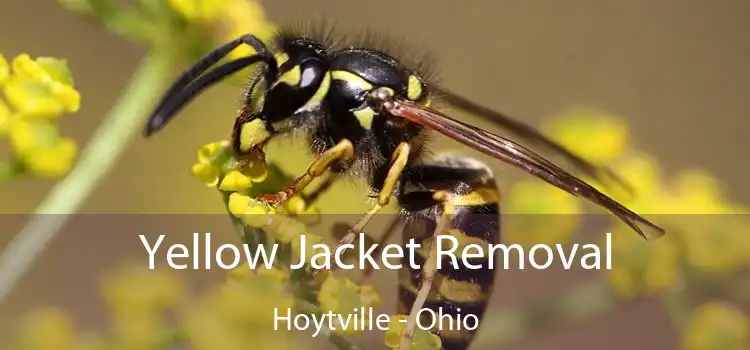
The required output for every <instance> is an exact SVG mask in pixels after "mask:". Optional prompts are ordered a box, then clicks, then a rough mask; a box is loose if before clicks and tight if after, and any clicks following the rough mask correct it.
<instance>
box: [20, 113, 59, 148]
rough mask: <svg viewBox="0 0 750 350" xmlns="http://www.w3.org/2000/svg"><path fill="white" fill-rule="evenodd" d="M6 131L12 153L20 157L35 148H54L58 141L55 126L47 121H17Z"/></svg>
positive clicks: (26, 119)
mask: <svg viewBox="0 0 750 350" xmlns="http://www.w3.org/2000/svg"><path fill="white" fill-rule="evenodd" d="M8 131H9V139H10V145H11V147H12V148H13V151H14V152H15V153H16V154H18V155H20V156H22V157H23V156H25V155H27V154H28V153H31V152H33V151H34V150H36V149H37V148H40V147H51V146H54V145H55V144H56V143H57V142H58V140H59V139H60V133H59V131H58V129H57V126H56V125H55V124H53V123H52V122H50V121H47V120H32V119H28V118H23V119H17V120H14V121H13V122H12V123H10V129H9V130H8Z"/></svg>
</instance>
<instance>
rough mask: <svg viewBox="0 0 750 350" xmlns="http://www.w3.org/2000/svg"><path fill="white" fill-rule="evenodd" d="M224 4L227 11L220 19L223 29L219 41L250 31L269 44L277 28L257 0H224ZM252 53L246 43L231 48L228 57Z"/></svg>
mask: <svg viewBox="0 0 750 350" xmlns="http://www.w3.org/2000/svg"><path fill="white" fill-rule="evenodd" d="M226 4H227V6H226V9H227V11H226V13H225V15H224V18H223V20H222V26H223V30H222V31H221V33H220V35H221V37H222V39H221V41H226V38H231V39H234V38H237V37H239V36H241V35H244V34H247V33H251V34H253V35H255V36H257V37H258V38H259V39H260V40H261V41H263V42H264V43H266V44H270V41H271V38H272V37H273V36H274V34H275V33H276V31H277V29H276V26H275V25H273V23H271V22H270V21H269V20H268V19H267V17H266V12H265V10H264V9H263V6H262V5H261V4H260V2H259V1H257V0H250V1H247V0H226ZM253 53H254V52H253V49H251V48H250V47H248V46H247V45H242V46H239V47H238V48H236V49H235V50H233V51H232V52H231V53H230V55H229V56H230V58H239V57H243V56H247V55H251V54H253Z"/></svg>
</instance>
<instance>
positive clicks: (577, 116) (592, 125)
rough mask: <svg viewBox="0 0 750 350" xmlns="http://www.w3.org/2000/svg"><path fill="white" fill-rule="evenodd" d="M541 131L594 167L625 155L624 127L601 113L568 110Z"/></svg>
mask: <svg viewBox="0 0 750 350" xmlns="http://www.w3.org/2000/svg"><path fill="white" fill-rule="evenodd" d="M545 129H546V130H547V131H548V132H549V135H551V136H552V137H553V138H554V139H556V140H557V141H558V142H560V143H561V144H563V145H564V146H566V147H568V148H569V149H570V150H571V151H573V152H575V153H577V154H579V155H581V157H583V158H584V159H587V160H589V161H592V162H594V163H604V164H606V163H609V162H612V161H613V160H615V159H617V158H618V157H620V156H621V155H622V154H624V153H625V151H626V150H627V148H628V144H629V142H630V133H629V130H628V125H627V123H626V122H625V121H624V120H623V119H622V118H620V117H618V116H615V115H612V114H609V113H606V112H601V111H594V110H586V109H571V110H568V111H566V112H564V113H562V114H560V115H558V116H555V117H553V118H552V119H551V122H550V123H549V125H547V127H546V128H545Z"/></svg>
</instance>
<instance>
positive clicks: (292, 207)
mask: <svg viewBox="0 0 750 350" xmlns="http://www.w3.org/2000/svg"><path fill="white" fill-rule="evenodd" d="M306 206H307V204H306V203H305V200H304V199H302V197H300V196H294V197H292V198H289V200H287V201H286V202H284V210H286V211H287V212H288V213H290V214H301V213H303V212H304V211H305V208H306Z"/></svg>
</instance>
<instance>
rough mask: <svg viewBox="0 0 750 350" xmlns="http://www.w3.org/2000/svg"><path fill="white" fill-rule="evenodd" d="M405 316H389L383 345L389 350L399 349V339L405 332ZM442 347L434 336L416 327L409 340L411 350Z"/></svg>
mask: <svg viewBox="0 0 750 350" xmlns="http://www.w3.org/2000/svg"><path fill="white" fill-rule="evenodd" d="M408 319H409V316H406V315H391V319H390V322H389V324H388V330H387V331H385V345H386V346H387V347H388V348H389V349H399V347H400V345H401V337H403V335H404V331H405V330H406V320H408ZM442 346H443V342H442V340H441V339H440V337H438V336H437V335H436V334H434V333H432V332H430V331H426V330H423V329H421V328H419V327H417V328H416V329H415V331H414V336H413V337H412V340H411V346H410V347H409V349H411V350H438V349H441V348H442Z"/></svg>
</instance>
